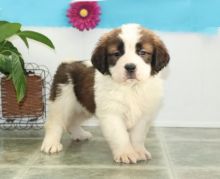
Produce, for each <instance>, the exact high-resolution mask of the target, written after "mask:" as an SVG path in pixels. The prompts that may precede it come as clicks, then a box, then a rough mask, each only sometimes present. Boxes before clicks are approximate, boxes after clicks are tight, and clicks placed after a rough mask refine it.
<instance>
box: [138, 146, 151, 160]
mask: <svg viewBox="0 0 220 179" xmlns="http://www.w3.org/2000/svg"><path fill="white" fill-rule="evenodd" d="M135 151H136V153H137V155H138V160H150V159H152V157H151V153H150V152H148V150H147V149H146V148H145V147H137V148H135Z"/></svg>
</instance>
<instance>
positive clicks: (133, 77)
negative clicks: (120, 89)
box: [125, 73, 138, 81]
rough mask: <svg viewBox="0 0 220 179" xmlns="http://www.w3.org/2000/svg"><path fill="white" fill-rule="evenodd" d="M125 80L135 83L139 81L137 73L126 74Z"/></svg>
mask: <svg viewBox="0 0 220 179" xmlns="http://www.w3.org/2000/svg"><path fill="white" fill-rule="evenodd" d="M125 80H126V81H135V80H138V79H137V76H136V74H135V73H126V76H125Z"/></svg>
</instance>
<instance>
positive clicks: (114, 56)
mask: <svg viewBox="0 0 220 179" xmlns="http://www.w3.org/2000/svg"><path fill="white" fill-rule="evenodd" d="M168 62H169V54H168V52H167V49H166V47H165V45H164V44H163V42H162V41H161V40H160V39H159V37H157V36H156V35H155V34H154V33H153V32H151V31H149V30H147V29H144V28H143V27H141V26H140V25H137V24H128V25H123V26H122V27H121V28H119V29H115V30H113V31H111V32H109V33H107V34H105V35H104V36H103V37H101V39H100V41H99V43H98V44H97V47H96V48H95V50H94V52H93V55H92V64H93V66H94V67H95V68H97V69H98V70H99V71H100V72H101V73H102V74H104V75H110V76H111V77H112V79H113V80H115V81H117V82H119V83H124V82H130V81H137V82H138V81H145V80H147V79H148V78H149V77H150V76H152V75H155V74H157V73H158V72H159V71H160V70H162V69H163V68H164V67H165V66H166V65H167V64H168Z"/></svg>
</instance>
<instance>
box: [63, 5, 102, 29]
mask: <svg viewBox="0 0 220 179" xmlns="http://www.w3.org/2000/svg"><path fill="white" fill-rule="evenodd" d="M100 15H101V9H100V6H99V5H98V3H97V2H94V1H88V2H85V1H83V2H74V3H71V4H70V8H69V9H68V10H67V17H68V18H69V23H70V24H72V26H73V27H75V28H77V29H79V30H80V31H83V30H85V29H86V30H90V29H93V28H95V27H96V26H97V24H98V23H99V21H100Z"/></svg>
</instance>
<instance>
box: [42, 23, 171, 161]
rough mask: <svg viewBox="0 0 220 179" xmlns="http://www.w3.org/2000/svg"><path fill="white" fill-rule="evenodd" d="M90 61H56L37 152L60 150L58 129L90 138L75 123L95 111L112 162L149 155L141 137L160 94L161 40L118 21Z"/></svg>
mask: <svg viewBox="0 0 220 179" xmlns="http://www.w3.org/2000/svg"><path fill="white" fill-rule="evenodd" d="M91 61H92V64H91V63H89V62H72V63H62V64H61V65H60V66H59V68H58V70H57V72H56V75H55V76H54V81H53V85H52V88H51V95H50V105H49V117H48V120H47V122H46V125H45V129H46V134H45V138H44V141H43V144H42V147H41V151H44V152H46V153H55V152H59V151H61V150H62V144H61V143H60V140H61V136H62V133H63V131H64V130H65V131H67V132H69V133H70V135H71V137H72V138H73V139H74V140H77V139H78V140H84V139H88V138H90V137H91V136H92V135H91V134H90V133H89V132H87V131H85V130H84V129H82V128H81V127H80V124H81V123H82V122H83V121H84V120H86V119H88V118H89V117H91V116H92V115H95V116H96V117H97V118H98V119H99V121H100V125H101V129H102V132H103V134H104V137H105V138H106V140H107V142H108V143H109V145H110V147H111V150H112V153H113V157H114V160H115V161H116V162H122V163H136V162H137V161H139V160H147V159H150V158H151V154H150V153H149V152H148V151H147V149H146V148H145V146H144V140H145V136H146V134H147V132H148V129H149V127H150V124H151V122H152V119H153V116H154V114H155V112H156V110H157V108H158V105H159V102H160V99H161V97H162V80H161V79H160V77H159V74H158V72H159V71H161V70H162V69H163V67H165V66H166V65H167V64H168V62H169V54H168V52H167V49H166V47H165V46H164V44H163V42H162V41H161V40H160V39H159V37H157V36H156V35H155V34H154V33H153V32H151V31H149V30H146V29H144V28H143V27H141V26H140V25H137V24H127V25H123V26H122V27H121V28H118V29H115V30H112V31H111V32H109V33H107V34H105V35H104V36H103V37H101V39H100V41H99V42H98V44H97V47H96V48H95V50H94V52H93V55H92V59H91Z"/></svg>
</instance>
